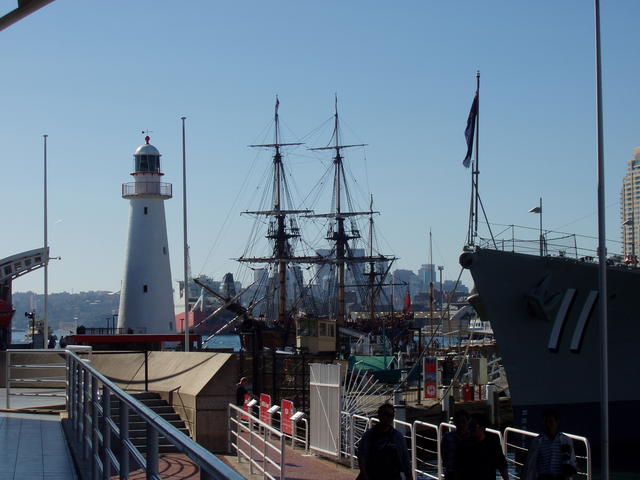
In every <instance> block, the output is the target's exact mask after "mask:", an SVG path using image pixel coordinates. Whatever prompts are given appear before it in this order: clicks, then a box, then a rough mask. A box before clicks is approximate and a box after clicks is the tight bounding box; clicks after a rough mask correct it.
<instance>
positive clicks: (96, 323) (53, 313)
mask: <svg viewBox="0 0 640 480" xmlns="http://www.w3.org/2000/svg"><path fill="white" fill-rule="evenodd" d="M119 304H120V293H119V292H117V293H113V292H106V291H96V292H79V293H68V292H62V293H50V294H49V300H48V304H47V307H48V323H49V326H50V327H52V328H53V329H54V330H55V329H58V328H59V327H58V326H59V324H60V322H74V323H76V322H77V325H84V326H85V327H107V326H109V325H111V324H112V322H113V319H114V317H113V316H114V313H115V314H117V313H118V305H119ZM13 307H14V308H15V309H16V313H15V315H14V317H13V328H16V329H26V328H27V321H28V319H27V318H26V317H25V315H24V314H25V312H30V311H31V310H32V309H35V311H36V315H37V317H38V318H42V316H43V314H44V295H42V294H36V293H34V292H14V293H13Z"/></svg>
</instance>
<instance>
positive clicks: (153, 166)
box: [135, 155, 160, 172]
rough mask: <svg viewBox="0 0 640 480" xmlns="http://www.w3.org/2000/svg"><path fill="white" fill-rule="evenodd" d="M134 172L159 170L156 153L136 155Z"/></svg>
mask: <svg viewBox="0 0 640 480" xmlns="http://www.w3.org/2000/svg"><path fill="white" fill-rule="evenodd" d="M135 167H136V172H159V171H160V157H159V156H158V155H136V156H135Z"/></svg>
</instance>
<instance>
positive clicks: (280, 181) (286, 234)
mask: <svg viewBox="0 0 640 480" xmlns="http://www.w3.org/2000/svg"><path fill="white" fill-rule="evenodd" d="M279 106H280V101H279V99H278V97H277V96H276V105H275V113H274V122H275V133H274V142H273V143H269V144H261V145H249V146H250V147H262V148H272V149H273V151H274V154H273V180H272V182H273V185H272V208H271V210H261V211H253V212H249V211H248V212H243V213H245V214H251V215H262V216H266V217H271V220H270V221H269V228H268V231H267V235H266V238H268V239H270V240H271V241H272V242H273V254H272V256H271V257H261V258H246V257H240V258H238V261H240V262H249V263H275V264H276V265H277V272H278V315H277V320H278V322H279V323H280V324H284V322H285V321H286V320H287V288H286V286H287V264H289V263H292V262H294V261H300V260H302V259H298V258H295V257H293V255H292V253H293V252H292V248H291V242H290V240H291V239H293V238H297V237H299V236H300V230H299V228H298V227H297V223H296V222H295V220H294V219H293V218H292V219H291V221H290V224H289V227H287V222H286V220H287V216H288V215H299V214H308V213H312V211H311V210H286V209H284V208H283V198H284V194H285V192H284V190H285V189H286V178H285V171H284V165H283V162H282V152H281V151H280V149H281V148H282V147H289V146H296V145H302V144H301V143H282V142H281V139H280V118H279V115H278V108H279Z"/></svg>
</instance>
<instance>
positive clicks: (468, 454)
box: [454, 414, 509, 480]
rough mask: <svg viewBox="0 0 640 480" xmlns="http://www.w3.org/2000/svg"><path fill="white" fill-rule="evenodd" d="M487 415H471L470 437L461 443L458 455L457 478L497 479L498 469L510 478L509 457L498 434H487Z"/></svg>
mask: <svg viewBox="0 0 640 480" xmlns="http://www.w3.org/2000/svg"><path fill="white" fill-rule="evenodd" d="M487 424H488V421H487V417H486V416H485V415H481V414H474V415H471V421H470V422H469V433H470V435H469V437H468V438H466V439H464V440H463V441H462V442H461V443H460V447H459V448H458V453H457V455H456V462H455V471H456V477H454V478H456V480H495V478H496V470H498V471H499V472H500V475H501V476H502V478H503V480H509V475H508V473H507V459H506V458H505V457H504V454H503V453H502V447H501V446H500V441H499V440H498V437H497V436H496V435H487V431H486V428H487Z"/></svg>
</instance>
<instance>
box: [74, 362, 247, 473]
mask: <svg viewBox="0 0 640 480" xmlns="http://www.w3.org/2000/svg"><path fill="white" fill-rule="evenodd" d="M66 355H67V375H68V377H67V378H68V387H67V391H68V395H69V399H68V406H67V410H68V412H69V419H70V421H71V424H72V428H71V434H72V435H73V436H74V437H75V438H74V439H75V440H76V441H77V442H78V444H80V445H83V447H84V448H83V455H84V457H85V459H87V460H90V462H91V470H92V472H93V475H94V478H110V476H111V475H112V467H114V468H115V470H117V471H118V472H119V473H120V478H121V479H125V478H127V477H128V474H129V457H130V456H131V457H132V458H133V459H134V461H135V463H137V464H138V466H139V467H140V468H141V469H143V470H144V471H145V472H146V475H147V478H151V479H160V476H159V473H158V457H159V449H158V436H159V435H162V436H164V437H165V438H167V439H168V440H169V441H171V442H172V443H173V444H174V446H175V447H176V448H177V449H179V450H180V451H181V452H182V453H184V454H185V455H187V456H188V457H189V458H190V459H191V460H193V461H194V462H195V463H196V465H197V466H198V467H199V469H200V478H202V479H205V480H209V479H216V480H218V479H219V480H222V479H233V480H241V479H242V478H243V477H242V476H241V475H240V474H238V473H237V472H236V471H235V470H233V469H232V468H231V467H229V466H227V465H226V464H224V463H223V462H222V461H221V460H220V459H219V458H217V457H216V456H215V455H214V454H213V453H211V452H209V451H208V450H206V449H205V448H204V447H202V446H201V445H199V444H198V443H196V442H195V441H193V440H192V439H191V438H189V437H188V436H186V435H185V434H184V433H182V432H180V431H179V430H178V429H176V428H175V427H174V426H172V425H171V424H169V423H168V422H166V421H165V420H163V419H162V418H161V417H160V415H159V414H157V413H155V412H154V411H153V410H151V409H150V408H149V407H147V406H145V405H144V404H143V403H142V402H140V401H138V400H136V399H135V398H133V397H131V396H130V395H129V394H128V393H127V392H125V391H124V390H122V389H121V388H120V387H118V386H117V385H116V384H114V383H113V382H112V381H111V380H109V379H108V378H106V377H105V376H104V375H102V374H101V373H99V372H98V371H97V370H95V369H94V368H93V367H91V366H90V365H87V364H86V363H85V362H83V360H82V359H81V358H80V357H78V356H77V355H76V354H75V353H73V352H70V351H66ZM100 387H101V388H100ZM100 390H101V392H100ZM112 398H117V399H119V400H120V421H119V424H118V425H116V423H115V421H114V420H113V419H112V418H111V399H112ZM130 411H131V412H133V414H135V415H138V416H139V417H140V418H142V419H143V421H144V422H145V424H146V426H147V452H146V457H145V456H143V455H142V453H141V452H140V451H139V450H138V449H137V448H136V447H135V446H134V445H133V443H132V442H131V440H130V439H129V421H128V420H129V413H130ZM100 416H102V419H103V422H102V425H100V424H99V417H100ZM112 435H113V436H114V437H113V438H115V439H117V440H119V442H118V443H119V444H120V445H119V446H120V454H119V456H118V455H117V454H116V452H114V451H113V450H112V448H111V439H112Z"/></svg>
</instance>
